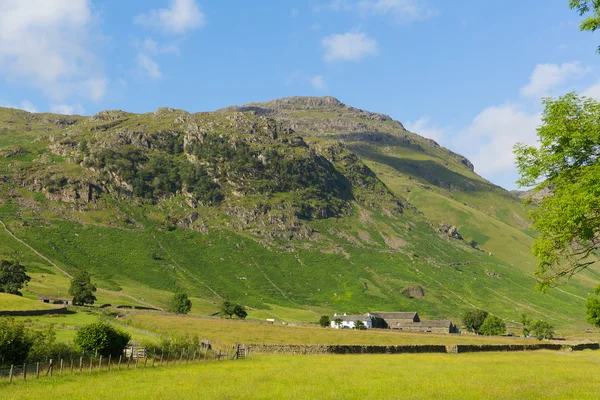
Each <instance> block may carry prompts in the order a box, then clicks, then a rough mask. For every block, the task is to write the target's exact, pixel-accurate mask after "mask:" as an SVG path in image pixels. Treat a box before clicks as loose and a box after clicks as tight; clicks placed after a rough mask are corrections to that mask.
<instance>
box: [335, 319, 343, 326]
mask: <svg viewBox="0 0 600 400" xmlns="http://www.w3.org/2000/svg"><path fill="white" fill-rule="evenodd" d="M333 322H334V323H335V326H337V327H338V328H339V327H340V326H342V322H343V320H342V319H341V318H336V319H334V320H333Z"/></svg>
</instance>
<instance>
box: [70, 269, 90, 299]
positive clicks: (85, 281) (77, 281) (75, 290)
mask: <svg viewBox="0 0 600 400" xmlns="http://www.w3.org/2000/svg"><path fill="white" fill-rule="evenodd" d="M95 291H96V286H94V285H93V284H92V282H91V277H90V274H89V273H88V272H87V271H83V270H78V271H77V272H76V273H75V274H73V279H71V286H70V287H69V294H70V295H71V296H73V304H75V305H80V306H83V305H85V304H94V302H95V301H96V296H94V292H95Z"/></svg>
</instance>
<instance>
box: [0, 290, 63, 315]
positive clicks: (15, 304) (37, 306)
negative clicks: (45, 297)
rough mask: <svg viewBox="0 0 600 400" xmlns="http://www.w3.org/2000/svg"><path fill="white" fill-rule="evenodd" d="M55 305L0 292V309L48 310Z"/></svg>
mask: <svg viewBox="0 0 600 400" xmlns="http://www.w3.org/2000/svg"><path fill="white" fill-rule="evenodd" d="M57 307H59V306H55V305H51V304H46V303H44V302H41V301H37V300H31V299H27V298H25V297H21V296H16V295H14V294H7V293H0V311H23V310H50V309H52V308H57Z"/></svg>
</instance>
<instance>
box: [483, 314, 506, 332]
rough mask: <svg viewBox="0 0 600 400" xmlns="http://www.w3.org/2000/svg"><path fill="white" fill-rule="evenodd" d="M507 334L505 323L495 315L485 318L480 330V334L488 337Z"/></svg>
mask: <svg viewBox="0 0 600 400" xmlns="http://www.w3.org/2000/svg"><path fill="white" fill-rule="evenodd" d="M504 332H506V325H505V324H504V321H502V319H500V318H499V317H497V316H495V315H488V316H487V317H485V320H484V321H483V324H481V327H480V328H479V333H481V334H482V335H486V336H500V335H503V334H504Z"/></svg>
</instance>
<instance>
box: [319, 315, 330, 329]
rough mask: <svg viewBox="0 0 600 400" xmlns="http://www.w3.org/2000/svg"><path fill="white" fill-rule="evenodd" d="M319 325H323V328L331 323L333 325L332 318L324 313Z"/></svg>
mask: <svg viewBox="0 0 600 400" xmlns="http://www.w3.org/2000/svg"><path fill="white" fill-rule="evenodd" d="M319 325H321V326H322V327H323V328H328V327H329V325H331V320H330V319H329V316H328V315H322V316H321V318H319Z"/></svg>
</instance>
